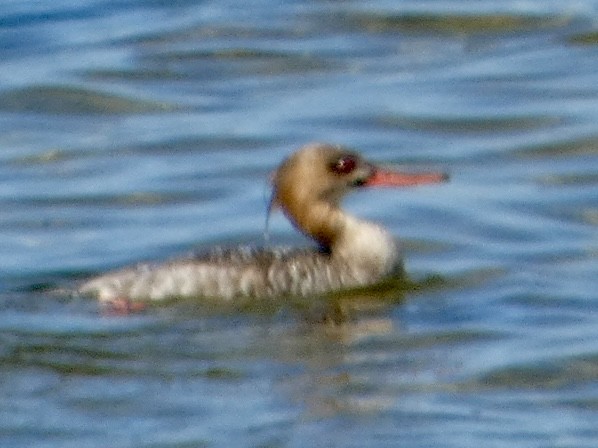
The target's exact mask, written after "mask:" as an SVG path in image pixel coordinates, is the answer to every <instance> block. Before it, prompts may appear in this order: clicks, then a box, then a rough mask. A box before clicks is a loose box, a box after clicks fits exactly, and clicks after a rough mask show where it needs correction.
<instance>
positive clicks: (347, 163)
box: [332, 156, 357, 174]
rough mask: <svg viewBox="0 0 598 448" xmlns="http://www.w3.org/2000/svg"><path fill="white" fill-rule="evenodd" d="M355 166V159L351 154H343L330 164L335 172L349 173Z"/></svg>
mask: <svg viewBox="0 0 598 448" xmlns="http://www.w3.org/2000/svg"><path fill="white" fill-rule="evenodd" d="M356 167H357V160H355V157H352V156H343V157H341V158H340V159H338V160H337V161H336V162H335V163H334V164H333V165H332V171H334V172H335V173H336V174H349V173H351V172H352V171H353V170H354V169H355V168H356Z"/></svg>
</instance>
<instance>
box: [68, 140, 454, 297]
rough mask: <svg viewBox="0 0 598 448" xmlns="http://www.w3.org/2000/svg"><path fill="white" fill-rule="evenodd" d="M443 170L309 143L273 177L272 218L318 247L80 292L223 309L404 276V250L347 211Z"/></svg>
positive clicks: (170, 266)
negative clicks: (197, 301) (222, 304)
mask: <svg viewBox="0 0 598 448" xmlns="http://www.w3.org/2000/svg"><path fill="white" fill-rule="evenodd" d="M447 179H448V176H447V175H446V174H445V173H442V172H434V171H433V172H423V173H422V172H419V173H413V172H400V171H397V170H394V169H389V168H386V167H383V166H380V165H376V164H374V163H371V162H369V161H367V160H365V159H364V158H363V157H362V156H361V155H360V154H358V153H357V152H355V151H352V150H349V149H346V148H344V147H341V146H338V145H331V144H327V143H310V144H307V145H305V146H303V147H301V148H300V149H298V150H297V151H295V152H294V153H292V154H291V155H290V156H288V157H287V158H286V159H284V160H283V161H282V163H281V164H280V166H279V167H278V169H277V170H276V171H275V172H274V174H273V176H272V179H271V180H272V195H271V200H270V202H269V207H268V216H269V214H270V213H271V212H272V211H274V210H280V211H282V213H283V214H284V215H285V216H286V218H288V220H289V221H290V222H291V223H292V225H293V226H294V227H295V228H296V229H297V230H298V231H300V232H301V233H303V234H304V235H306V236H307V237H308V238H309V239H311V240H312V241H313V242H314V245H313V246H312V247H305V248H289V247H268V246H265V247H254V246H241V247H232V248H227V247H220V246H218V247H215V248H212V249H209V250H207V251H203V252H201V253H194V254H191V255H189V256H186V257H182V258H177V259H173V260H170V261H166V262H162V263H156V262H152V263H148V262H144V263H139V264H137V265H134V266H129V267H125V268H121V269H118V270H115V271H111V272H108V273H104V274H100V275H98V276H95V277H92V278H90V279H87V280H85V281H84V282H83V283H82V284H80V285H79V288H78V292H79V293H80V294H83V295H90V296H95V297H96V298H97V299H99V300H100V302H102V303H113V304H114V303H123V302H124V303H128V304H130V303H147V302H156V301H163V300H166V299H176V298H206V299H216V300H219V301H226V302H230V301H234V300H241V299H251V300H259V299H273V298H276V297H281V296H296V297H309V296H315V295H322V294H327V293H330V292H334V291H342V290H345V289H352V288H358V287H365V286H368V285H373V284H376V283H378V282H381V281H383V280H384V279H386V278H388V277H391V276H401V275H403V273H404V268H403V257H402V251H401V246H400V244H399V242H398V241H397V239H396V238H395V237H394V236H393V235H392V234H391V233H390V232H389V231H388V230H386V229H385V228H384V227H382V226H381V225H379V224H376V223H373V222H370V221H367V220H364V219H361V218H357V217H355V216H353V215H351V214H349V213H347V212H346V211H345V210H343V208H342V207H341V201H342V199H343V197H345V195H346V194H347V193H349V192H351V191H354V190H360V189H364V188H370V187H393V188H399V187H412V186H418V185H425V184H436V183H441V182H445V181H446V180H447Z"/></svg>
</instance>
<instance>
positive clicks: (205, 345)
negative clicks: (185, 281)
mask: <svg viewBox="0 0 598 448" xmlns="http://www.w3.org/2000/svg"><path fill="white" fill-rule="evenodd" d="M0 40H1V41H2V45H1V46H0V80H1V81H2V82H1V84H0V161H1V163H0V185H1V188H0V208H1V210H2V212H1V213H0V229H1V235H2V236H1V237H0V363H1V370H0V445H1V446H2V447H26V446H35V447H83V446H85V447H202V446H206V447H212V446H222V447H230V446H255V447H303V446H326V447H329V446H338V447H341V446H342V447H345V446H354V447H363V446H376V447H378V446H406V447H431V446H447V447H448V446H450V447H476V448H477V447H480V446H484V447H514V446H516V447H546V446H558V447H595V446H597V444H598V424H597V422H598V276H597V272H598V230H597V226H598V2H597V1H596V0H576V1H571V2H563V1H558V2H557V1H544V0H537V1H534V0H529V1H503V2H494V1H489V0H482V1H477V2H466V1H450V0H444V1H443V0H437V1H435V0H432V1H426V2H423V1H401V2H385V1H374V2H353V1H342V2H340V1H321V2H303V1H288V2H274V1H267V0H264V1H260V2H250V3H239V2H226V1H224V2H223V1H219V2H210V1H203V2H202V1H187V0H180V1H172V2H161V1H152V0H145V1H144V0H128V1H127V0H98V1H80V2H70V1H56V2H45V3H44V2H33V1H6V2H3V3H2V4H1V5H0ZM314 140H320V141H328V142H333V143H339V144H343V145H347V146H350V147H354V148H357V149H359V150H360V151H362V152H363V153H364V154H365V155H366V156H367V157H368V158H370V159H372V160H376V161H380V162H384V163H392V164H405V165H407V166H418V167H420V166H425V167H433V168H439V169H444V170H447V171H449V172H451V175H452V178H451V182H450V183H449V184H445V185H441V186H430V187H425V188H419V189H415V190H405V191H389V190H384V191H372V192H360V193H358V194H356V195H354V196H352V197H351V198H349V199H348V200H347V202H346V205H347V208H349V209H350V210H351V211H352V212H353V213H355V214H358V215H360V216H364V217H367V218H369V219H372V220H376V221H379V222H381V223H383V224H384V225H385V226H387V227H388V228H390V229H391V230H392V231H393V232H394V233H395V234H397V235H398V236H400V237H401V238H402V240H403V243H404V246H405V248H406V267H407V270H408V272H409V274H410V276H411V277H412V279H413V281H414V285H413V286H412V287H411V288H407V290H405V291H393V292H391V294H390V297H389V293H388V291H385V293H384V294H382V293H381V296H380V297H377V296H375V294H376V293H375V292H374V293H371V294H370V295H373V296H372V297H369V298H368V300H367V303H362V302H361V301H360V300H357V299H356V298H352V297H342V296H341V297H340V298H338V300H339V301H341V302H343V306H346V307H347V309H348V310H349V311H348V313H349V314H350V319H348V321H347V322H345V323H344V324H342V325H336V326H335V325H330V324H321V323H315V322H313V319H311V318H310V317H309V316H307V315H306V309H309V304H305V303H302V304H297V303H286V304H283V305H282V306H280V307H268V308H267V309H263V308H261V307H260V306H255V307H249V309H230V308H229V309H219V308H218V307H213V306H207V305H206V304H202V303H201V302H198V303H193V302H184V303H176V302H175V303H169V304H165V305H164V306H159V307H155V308H150V309H149V310H146V311H145V312H142V313H138V314H133V315H130V316H114V315H110V314H106V313H105V312H103V310H102V309H101V308H100V307H99V306H98V305H97V304H96V303H95V302H94V301H93V300H90V299H86V298H81V297H76V296H73V295H71V294H69V293H68V291H69V288H72V287H73V285H75V284H76V282H77V281H78V280H79V279H81V278H84V277H86V276H88V275H91V274H94V273H97V272H101V271H104V270H106V269H111V268H116V267H119V266H121V265H124V264H127V263H132V262H136V261H139V260H146V259H164V258H168V257H172V256H174V255H176V254H177V253H181V252H185V251H188V250H190V249H201V248H204V247H208V246H210V245H212V244H216V243H220V244H227V245H228V244H237V243H250V244H261V242H262V239H263V237H262V233H263V229H264V216H265V204H266V201H267V196H268V176H269V173H270V172H271V170H272V169H273V168H274V167H275V166H276V165H277V163H278V162H279V161H280V160H281V159H282V158H283V157H284V156H285V155H287V154H289V153H290V152H291V151H292V150H293V149H294V148H296V147H298V146H300V145H301V144H303V143H306V142H309V141H314ZM270 238H271V240H272V241H273V242H275V243H280V244H296V245H306V244H309V243H308V242H307V241H305V240H304V239H303V238H302V237H300V236H298V235H297V234H296V233H295V232H294V231H293V229H292V228H291V227H290V225H288V224H287V223H286V222H285V221H284V219H283V218H282V217H281V216H278V215H277V216H275V217H273V220H272V222H271V230H270ZM382 295H383V296H384V297H382ZM307 314H309V312H308V313H307Z"/></svg>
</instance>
